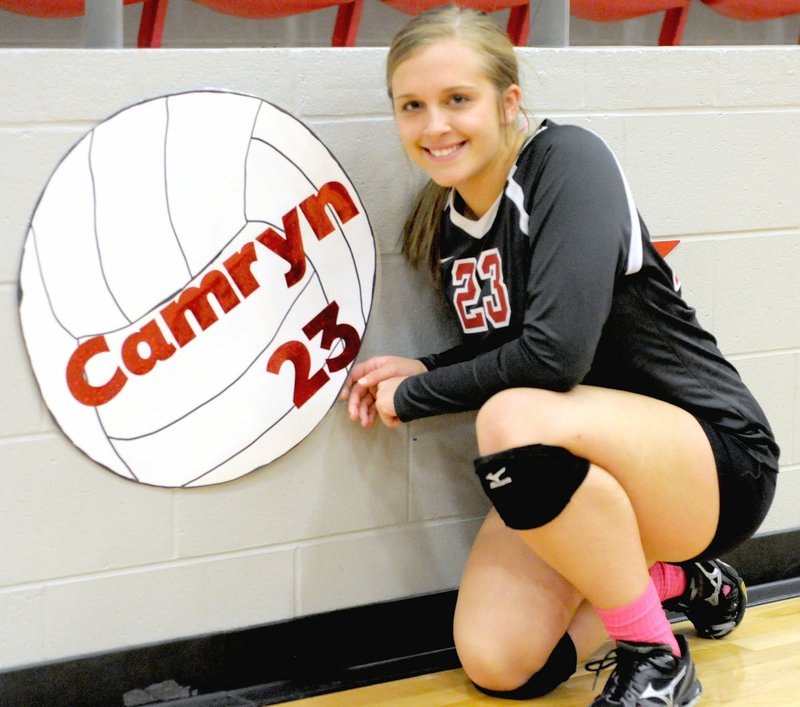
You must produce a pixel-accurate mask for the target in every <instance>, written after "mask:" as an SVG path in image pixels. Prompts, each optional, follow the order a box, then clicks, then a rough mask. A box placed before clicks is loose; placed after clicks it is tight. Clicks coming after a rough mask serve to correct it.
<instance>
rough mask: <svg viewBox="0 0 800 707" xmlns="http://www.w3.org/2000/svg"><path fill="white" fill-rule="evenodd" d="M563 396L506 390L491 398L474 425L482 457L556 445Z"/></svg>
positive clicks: (527, 389)
mask: <svg viewBox="0 0 800 707" xmlns="http://www.w3.org/2000/svg"><path fill="white" fill-rule="evenodd" d="M563 396H564V394H563V393H555V392H553V391H549V390H540V389H536V388H509V389H507V390H503V391H501V392H499V393H496V394H495V395H493V396H492V397H491V398H489V400H487V401H486V402H485V403H484V404H483V406H482V407H481V409H480V410H479V411H478V415H477V418H476V422H475V430H476V435H477V439H478V448H479V450H480V453H481V454H494V453H495V452H500V451H503V450H505V449H510V448H512V447H519V446H522V445H525V444H536V443H541V444H556V443H557V441H558V440H557V438H558V434H559V432H558V428H559V424H558V420H559V413H558V406H559V404H560V402H561V401H562V399H563Z"/></svg>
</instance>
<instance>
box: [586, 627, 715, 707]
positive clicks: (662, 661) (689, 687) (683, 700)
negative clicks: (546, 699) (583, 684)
mask: <svg viewBox="0 0 800 707" xmlns="http://www.w3.org/2000/svg"><path fill="white" fill-rule="evenodd" d="M675 638H676V639H677V640H678V646H680V649H681V652H682V653H683V655H682V656H681V657H680V658H679V657H678V656H676V655H675V654H674V653H673V652H672V649H671V648H670V647H669V646H666V645H664V644H661V643H632V642H628V641H617V647H616V648H615V649H614V650H613V651H611V652H610V653H608V654H607V655H606V657H605V658H603V659H602V660H596V661H592V662H591V663H587V664H586V669H587V670H589V671H592V672H596V673H598V674H599V672H600V671H601V670H603V668H607V667H610V666H611V665H614V666H615V667H614V671H613V672H612V673H611V677H609V678H608V682H606V686H605V688H604V689H603V693H602V694H601V695H598V696H597V697H596V698H595V700H594V702H592V704H591V705H590V707H691V705H696V704H697V703H698V702H699V701H700V696H701V695H702V694H703V688H702V687H701V685H700V681H699V680H698V679H697V672H696V671H695V668H694V663H693V662H692V657H691V655H689V643H688V641H687V640H686V637H685V636H681V635H678V636H675Z"/></svg>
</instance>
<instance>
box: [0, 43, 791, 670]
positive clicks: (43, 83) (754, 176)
mask: <svg viewBox="0 0 800 707" xmlns="http://www.w3.org/2000/svg"><path fill="white" fill-rule="evenodd" d="M384 57H385V50H384V49H380V48H357V49H351V50H334V49H293V50H292V49H266V50H260V49H242V50H237V51H229V50H162V51H157V52H139V51H135V50H132V51H119V52H115V51H83V50H2V51H0V154H2V155H3V160H2V161H0V184H2V191H1V192H0V193H2V197H1V198H0V225H1V227H2V246H0V331H2V332H3V334H2V336H3V344H2V349H1V350H0V366H1V367H2V371H3V376H2V378H1V379H0V399H2V401H3V403H4V404H3V405H2V408H0V484H1V485H2V489H3V491H2V494H0V529H2V537H3V547H4V553H3V562H2V564H1V565H0V625H2V626H3V630H2V632H0V667H1V668H12V667H15V666H22V665H26V664H31V663H38V662H42V661H51V660H57V659H62V658H65V657H72V656H79V655H83V654H87V653H97V652H104V651H110V650H114V649H118V648H123V647H128V646H133V645H141V644H148V643H153V642H160V641H165V640H169V639H174V638H178V637H186V636H192V635H199V634H204V633H208V632H216V631H226V630H235V629H238V628H242V627H246V626H252V625H258V624H262V623H266V622H272V621H278V620H283V619H289V618H291V617H295V616H301V615H308V614H312V613H316V612H324V611H329V610H333V609H337V608H341V607H350V606H356V605H361V604H365V603H370V602H376V601H381V600H386V599H392V598H398V597H405V596H411V595H415V594H420V593H425V592H430V591H436V590H442V589H449V588H453V587H455V586H456V585H457V583H458V581H459V575H460V572H461V569H462V566H463V562H464V559H465V556H466V552H467V550H468V547H469V545H470V542H471V539H472V537H473V535H474V533H475V531H476V529H477V527H478V524H479V522H480V517H481V515H482V514H483V513H484V511H485V510H486V502H485V501H484V499H483V498H482V496H481V493H480V490H479V488H478V486H477V482H476V481H474V480H473V475H472V472H471V458H472V456H473V454H474V451H475V448H474V441H473V436H472V427H471V425H472V419H473V416H472V414H463V415H457V416H447V417H440V418H434V419H430V420H425V421H421V422H418V423H413V424H410V425H407V426H403V427H401V428H400V429H397V430H392V431H387V430H384V429H381V428H378V429H374V430H371V431H363V430H361V429H359V428H357V427H355V426H353V425H351V424H350V423H349V422H348V421H347V420H346V416H345V413H344V410H343V406H342V405H341V404H337V405H336V406H335V407H334V409H332V410H331V412H330V413H329V414H328V416H327V417H326V418H325V419H324V420H323V422H322V423H321V424H320V425H319V426H318V428H317V429H316V430H314V432H312V434H311V435H310V436H309V437H308V438H307V439H306V440H305V441H304V442H303V443H301V444H300V445H299V446H298V447H297V448H295V449H294V450H292V451H291V452H290V453H288V454H287V455H285V456H284V457H282V458H281V459H279V460H277V461H276V462H274V463H273V464H271V465H269V466H268V467H265V468H263V469H260V470H258V471H256V472H253V473H251V474H249V475H248V476H246V477H244V478H242V479H240V480H237V481H234V482H231V483H228V484H225V485H222V486H216V487H210V488H201V489H194V490H165V489H157V488H151V487H145V486H140V485H137V484H134V483H131V482H129V481H125V480H123V479H121V478H118V477H116V476H115V475H114V474H112V473H110V472H108V471H106V470H104V469H102V468H99V467H98V466H96V465H95V464H93V463H92V462H91V461H89V460H88V459H87V458H85V457H84V456H83V454H82V453H81V452H79V451H77V450H76V449H75V448H74V447H73V446H72V445H71V443H70V442H69V441H68V440H66V439H65V438H64V436H63V435H62V434H61V433H60V431H59V430H58V429H57V428H56V427H55V426H54V424H53V422H52V421H51V419H50V417H49V415H48V412H47V410H46V408H45V406H44V404H43V402H42V399H41V397H40V395H39V392H38V389H37V386H36V383H35V381H34V379H33V376H32V373H31V371H30V368H29V365H28V361H27V356H26V353H25V349H24V344H23V341H22V337H21V334H20V328H19V322H18V313H17V278H18V267H19V260H20V255H21V249H22V245H23V241H24V238H25V235H26V230H27V225H28V221H29V219H30V216H31V213H32V211H33V208H34V206H35V203H36V200H37V198H38V196H39V194H40V192H41V190H42V189H43V188H44V186H45V184H46V182H47V179H48V177H49V175H50V174H51V173H52V171H53V169H54V168H55V166H56V165H57V164H58V162H59V160H60V159H61V158H62V157H63V155H64V154H65V153H66V151H67V150H68V149H69V148H70V147H71V146H72V145H73V144H74V143H75V142H76V141H77V140H78V139H79V138H80V137H81V136H82V135H83V134H84V133H85V132H86V131H88V130H89V129H91V127H93V125H94V124H95V123H96V122H98V121H100V120H102V119H104V118H105V117H107V116H109V115H110V114H112V113H114V112H116V111H118V110H119V109H121V108H123V107H125V106H127V105H130V104H132V103H135V102H137V101H140V100H143V99H146V98H151V97H154V96H157V95H162V94H165V93H170V92H178V91H185V90H189V89H199V88H206V87H217V88H225V89H229V90H232V91H239V92H244V93H250V94H254V95H257V96H259V97H262V98H264V99H265V100H268V101H271V102H273V103H276V104H278V105H280V106H281V107H283V108H285V109H286V110H288V111H290V112H292V113H293V114H295V115H296V116H297V117H299V118H300V119H301V120H303V121H304V122H306V123H307V124H309V126H310V127H311V128H312V129H313V130H314V131H315V132H316V133H317V134H318V135H319V136H320V138H321V139H322V140H323V141H324V142H325V143H326V144H327V145H328V147H329V148H330V149H331V151H332V152H333V153H334V154H335V155H336V156H337V157H338V158H339V160H340V161H341V162H342V164H343V166H344V168H345V170H346V171H347V172H348V174H349V176H350V178H351V180H352V181H353V182H354V184H355V186H356V188H357V190H358V191H359V194H360V196H361V198H362V200H363V202H364V204H365V206H366V208H367V210H368V213H369V216H370V218H371V221H372V224H373V227H374V230H375V237H376V240H377V243H378V247H379V252H380V258H379V278H378V285H377V288H376V293H375V295H376V299H375V304H374V308H373V316H372V319H371V321H370V324H369V327H368V331H367V335H366V337H365V342H364V355H368V354H372V353H376V352H383V351H390V352H391V351H393V352H398V353H401V354H405V355H414V354H417V353H422V352H426V351H428V350H431V349H436V348H440V347H443V346H445V345H447V344H448V343H449V342H450V341H451V338H452V336H451V332H450V331H449V330H448V329H447V328H443V327H442V326H441V325H440V323H439V320H438V311H439V310H438V304H437V300H436V298H435V297H434V295H433V294H432V292H431V291H430V289H429V288H428V286H427V284H426V282H425V279H424V278H423V277H421V276H420V275H418V274H416V273H413V272H410V271H409V270H408V269H407V268H406V266H405V265H404V264H403V262H402V260H401V257H400V256H399V254H398V248H397V234H398V228H399V225H400V222H401V219H402V215H403V213H404V210H405V209H406V207H407V205H408V203H409V201H410V199H411V197H412V194H413V192H414V190H415V189H416V187H417V186H418V184H419V182H420V179H419V176H418V175H417V174H415V172H414V171H413V169H412V167H411V166H410V165H409V164H408V163H407V162H406V160H405V159H404V157H403V156H402V154H401V149H400V146H399V144H398V141H397V139H396V137H395V134H394V129H393V125H392V119H391V116H390V114H389V112H388V105H387V101H386V98H385V90H384V86H383V83H382V74H383V60H384ZM520 57H521V59H522V61H523V64H524V66H525V67H526V79H525V82H524V88H525V91H526V94H527V103H528V106H529V108H530V110H531V111H532V112H534V113H535V114H536V115H537V116H540V117H544V116H550V117H553V118H554V119H556V120H561V121H569V122H575V123H579V124H581V125H585V126H588V127H591V128H592V129H594V130H596V131H597V132H599V133H600V134H601V135H602V136H603V137H604V138H605V139H606V140H607V141H608V142H609V143H610V144H611V145H612V147H613V148H614V149H615V151H616V152H617V154H618V156H619V158H620V160H621V162H622V164H623V166H624V168H625V170H626V171H627V174H628V177H629V180H630V182H631V185H632V188H633V191H634V194H635V196H636V198H637V200H638V205H639V208H640V210H641V211H642V213H643V214H644V215H645V218H646V219H647V221H648V223H649V225H650V228H651V230H652V232H653V234H654V236H655V237H657V238H678V239H680V240H681V243H680V245H679V246H678V248H677V249H676V250H675V251H673V253H672V254H671V255H670V256H669V260H670V262H671V263H672V265H673V267H674V268H675V270H676V271H677V273H678V274H679V275H680V277H681V279H682V281H683V283H684V288H685V291H686V293H687V296H688V298H689V299H690V301H691V302H692V303H693V304H695V306H696V307H697V308H698V309H699V311H700V313H701V318H702V320H703V322H704V323H706V324H707V325H708V326H709V327H710V328H711V329H712V330H713V331H714V332H715V333H716V334H717V336H718V338H719V340H720V343H721V345H722V348H723V350H724V351H725V352H726V353H727V354H729V355H730V356H731V357H732V358H733V359H734V360H735V362H736V364H737V365H738V367H739V368H740V370H741V372H742V373H743V375H744V377H745V378H746V380H747V381H748V382H749V383H750V385H751V386H752V388H753V389H754V391H755V393H756V394H757V396H758V397H759V398H760V399H761V401H762V402H763V405H764V407H765V408H766V410H767V412H768V414H769V416H770V417H771V419H772V422H773V424H774V427H775V430H776V432H777V434H778V438H779V441H780V443H781V446H782V448H783V450H784V454H783V475H782V478H781V485H780V487H779V493H778V498H777V501H776V503H775V506H774V509H773V511H772V513H771V514H770V516H769V518H768V520H767V523H766V524H765V526H764V528H763V529H762V532H766V531H768V530H780V529H789V528H795V527H796V526H798V525H800V523H799V522H798V514H797V510H796V509H797V505H798V501H800V429H799V428H800V308H798V307H797V302H798V301H800V279H798V278H797V267H798V263H800V199H798V198H797V185H798V183H800V163H798V160H797V140H798V135H800V80H798V72H800V54H798V52H797V50H796V49H792V48H753V49H724V48H711V49H685V50H680V51H677V52H676V51H667V50H658V49H617V50H612V49H571V50H537V49H524V50H520ZM387 166H390V167H389V168H387Z"/></svg>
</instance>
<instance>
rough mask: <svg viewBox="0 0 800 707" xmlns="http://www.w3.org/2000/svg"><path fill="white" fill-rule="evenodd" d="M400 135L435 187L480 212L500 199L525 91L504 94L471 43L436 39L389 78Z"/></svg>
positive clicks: (514, 88)
mask: <svg viewBox="0 0 800 707" xmlns="http://www.w3.org/2000/svg"><path fill="white" fill-rule="evenodd" d="M391 89H392V91H391V93H392V101H393V105H394V114H395V119H396V122H397V128H398V132H399V134H400V140H401V142H402V144H403V147H404V148H405V150H406V152H407V153H408V155H409V156H410V157H411V159H412V160H414V162H415V163H416V164H417V165H418V166H419V167H420V168H421V169H422V170H423V171H424V172H425V173H427V174H428V175H429V176H430V177H431V179H433V180H434V181H435V182H436V183H437V184H440V185H442V186H446V187H454V188H455V189H457V190H458V192H459V194H460V195H461V196H462V198H463V199H464V201H465V202H466V203H467V204H468V205H469V206H470V208H471V209H472V210H473V211H474V212H475V213H476V215H478V216H480V215H482V213H484V212H485V211H486V210H487V209H488V208H489V207H490V206H491V204H492V203H493V202H494V200H495V199H496V198H497V196H498V194H499V193H500V191H501V190H502V189H503V186H504V184H505V180H506V176H507V174H508V170H509V169H510V167H511V164H512V163H513V160H514V157H515V156H516V153H517V150H518V148H519V143H520V137H519V134H518V133H517V132H516V131H515V130H514V128H513V125H514V120H515V118H516V116H517V112H518V110H519V102H520V95H521V91H520V89H519V87H518V86H517V85H515V84H512V85H511V86H509V87H508V88H506V89H505V90H504V91H503V93H502V94H500V95H498V91H497V89H496V88H495V86H494V85H493V84H492V83H491V81H490V80H489V78H488V77H487V75H486V71H485V70H484V68H483V66H482V64H481V61H480V57H479V55H478V54H477V52H476V51H475V50H474V49H473V48H472V46H471V45H470V44H468V43H467V42H465V41H463V40H460V39H456V38H451V39H444V40H440V41H437V42H434V43H432V44H430V45H428V46H426V47H424V48H423V49H421V50H419V51H418V52H416V53H414V54H412V55H411V56H410V57H408V58H407V59H405V60H404V61H402V62H401V63H400V64H398V65H397V68H396V69H395V71H394V74H393V75H392V79H391Z"/></svg>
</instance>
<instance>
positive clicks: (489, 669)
mask: <svg viewBox="0 0 800 707" xmlns="http://www.w3.org/2000/svg"><path fill="white" fill-rule="evenodd" d="M529 638H530V640H529V642H528V643H526V645H525V646H524V647H523V646H515V645H512V642H511V641H509V640H508V636H497V637H495V636H484V637H483V638H482V639H481V640H479V641H478V640H469V639H465V638H463V637H461V639H460V640H459V637H458V636H456V651H457V653H458V657H459V660H460V661H461V666H462V668H463V669H464V672H465V673H466V674H467V677H469V679H470V680H472V682H474V683H475V684H476V685H478V686H480V687H481V688H483V689H485V690H492V691H497V692H509V691H513V690H516V689H517V688H519V687H521V686H522V685H524V684H525V683H527V682H528V680H530V678H531V676H532V675H534V674H535V673H536V672H538V671H539V670H540V669H541V668H542V666H544V664H545V663H546V662H547V659H548V657H549V655H550V648H545V647H542V648H541V649H540V650H537V649H536V648H537V647H536V646H532V645H531V644H533V643H535V632H533V631H532V632H531V635H530V637H529Z"/></svg>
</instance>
